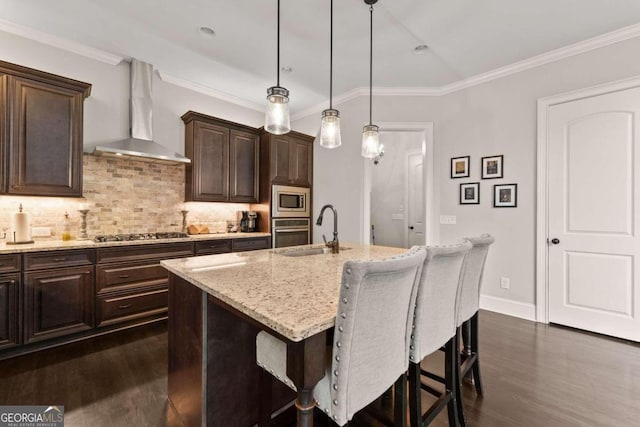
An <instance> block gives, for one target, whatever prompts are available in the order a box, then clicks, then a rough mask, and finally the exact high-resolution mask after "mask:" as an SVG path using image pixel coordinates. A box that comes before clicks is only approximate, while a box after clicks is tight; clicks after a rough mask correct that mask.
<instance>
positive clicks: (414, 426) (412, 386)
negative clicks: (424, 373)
mask: <svg viewBox="0 0 640 427" xmlns="http://www.w3.org/2000/svg"><path fill="white" fill-rule="evenodd" d="M421 392H422V388H421V387H420V363H413V362H409V421H410V423H411V427H422V403H421V401H420V393H421Z"/></svg>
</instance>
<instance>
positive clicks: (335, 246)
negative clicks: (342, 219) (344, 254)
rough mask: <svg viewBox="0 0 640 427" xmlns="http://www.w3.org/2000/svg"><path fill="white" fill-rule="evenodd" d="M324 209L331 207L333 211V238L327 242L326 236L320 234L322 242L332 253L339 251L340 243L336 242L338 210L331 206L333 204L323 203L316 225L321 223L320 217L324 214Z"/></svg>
mask: <svg viewBox="0 0 640 427" xmlns="http://www.w3.org/2000/svg"><path fill="white" fill-rule="evenodd" d="M325 209H331V210H332V211H333V240H332V241H330V242H327V238H326V237H324V234H323V235H322V240H324V244H325V245H326V246H327V247H328V248H331V253H332V254H337V253H340V243H339V242H338V211H337V210H336V209H335V208H334V207H333V205H324V206H323V207H322V209H321V210H320V216H319V217H318V220H317V221H316V225H322V217H323V215H324V211H325Z"/></svg>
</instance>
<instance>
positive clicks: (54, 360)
mask: <svg viewBox="0 0 640 427" xmlns="http://www.w3.org/2000/svg"><path fill="white" fill-rule="evenodd" d="M480 337H481V360H482V362H481V366H482V374H483V379H484V387H485V397H484V398H476V396H475V393H474V390H473V386H471V385H469V384H465V386H464V397H465V415H466V417H467V421H468V423H467V425H470V426H486V427H499V426H518V427H520V426H532V427H538V426H539V427H550V426H563V427H564V426H617V427H619V426H630V427H631V426H639V425H640V346H638V345H637V344H631V343H626V342H623V341H619V340H615V339H611V338H606V337H602V336H597V335H594V334H589V333H584V332H579V331H575V330H572V329H568V328H563V327H557V326H545V325H541V324H536V323H533V322H528V321H524V320H520V319H516V318H513V317H508V316H503V315H499V314H495V313H491V312H484V311H483V312H481V314H480ZM441 357H442V356H441V355H440V354H436V355H434V356H433V357H430V358H429V360H427V361H426V363H425V365H426V367H427V368H428V369H430V370H434V371H438V370H439V366H440V361H441ZM166 372H167V335H166V326H165V325H164V324H157V325H151V326H146V327H141V328H137V329H134V330H130V331H125V332H121V333H117V334H112V335H109V336H104V337H100V338H95V339H92V340H88V341H84V342H79V343H74V344H69V345H66V346H63V347H59V348H56V349H52V350H46V351H42V352H39V353H35V354H31V355H26V356H22V357H18V358H14V359H10V360H5V361H1V362H0V405H7V404H21V405H26V404H41V405H49V404H63V405H64V406H65V413H66V417H65V421H66V425H67V426H69V427H74V426H87V427H89V426H91V427H100V426H105V427H106V426H109V427H118V426H123V427H124V426H165V425H167V426H175V425H178V422H177V420H175V419H174V418H173V416H172V413H171V411H170V410H168V408H167V404H166V375H167V373H166ZM423 400H424V403H425V404H428V402H429V401H430V398H429V397H428V396H427V395H426V394H423ZM377 404H378V405H379V406H381V407H389V408H390V407H391V405H390V403H389V402H386V403H384V402H383V403H377ZM352 424H353V425H355V426H377V425H378V424H377V423H376V422H374V421H372V420H371V419H370V418H368V417H367V416H366V415H364V416H360V417H359V418H358V419H357V420H356V421H355V422H354V423H352ZM433 425H435V426H446V425H447V418H446V414H444V413H443V414H442V415H440V416H439V417H438V419H437V420H436V422H435V423H434V424H433Z"/></svg>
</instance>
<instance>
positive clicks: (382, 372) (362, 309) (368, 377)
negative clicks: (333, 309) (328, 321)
mask: <svg viewBox="0 0 640 427" xmlns="http://www.w3.org/2000/svg"><path fill="white" fill-rule="evenodd" d="M425 256H426V253H425V250H424V249H423V248H414V249H412V250H411V251H409V252H407V253H405V254H403V255H401V256H399V257H395V258H390V259H387V260H383V261H371V262H350V261H348V262H346V263H345V264H344V268H343V271H342V288H341V289H340V301H339V305H338V313H337V317H336V325H335V335H334V341H333V354H332V362H331V363H332V365H331V377H330V383H331V387H330V392H331V410H330V412H331V417H332V418H333V420H334V421H335V422H336V423H338V425H344V424H346V423H347V421H348V420H350V419H351V418H352V417H353V415H354V414H355V413H356V412H357V411H359V410H360V409H362V408H364V407H365V406H367V405H368V404H369V403H371V402H373V401H374V400H375V399H376V398H378V397H379V396H380V395H382V394H383V393H384V392H385V391H386V390H387V389H388V388H389V387H390V386H391V385H393V383H394V382H395V381H396V380H397V379H398V378H399V377H400V376H401V375H403V374H404V373H405V372H406V371H407V369H408V366H409V363H408V360H409V354H408V348H409V340H410V331H411V324H412V317H413V307H414V305H415V298H416V288H417V286H415V285H416V284H417V281H418V279H419V277H420V272H421V270H422V265H423V263H424V259H425Z"/></svg>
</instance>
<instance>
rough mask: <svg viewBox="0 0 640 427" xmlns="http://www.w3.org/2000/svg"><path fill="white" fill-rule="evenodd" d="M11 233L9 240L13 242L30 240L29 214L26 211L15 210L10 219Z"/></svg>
mask: <svg viewBox="0 0 640 427" xmlns="http://www.w3.org/2000/svg"><path fill="white" fill-rule="evenodd" d="M11 229H12V232H11V235H10V236H9V241H13V242H14V243H20V242H28V241H30V240H31V233H30V228H29V214H28V213H26V212H16V213H14V214H13V218H12V221H11Z"/></svg>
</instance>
